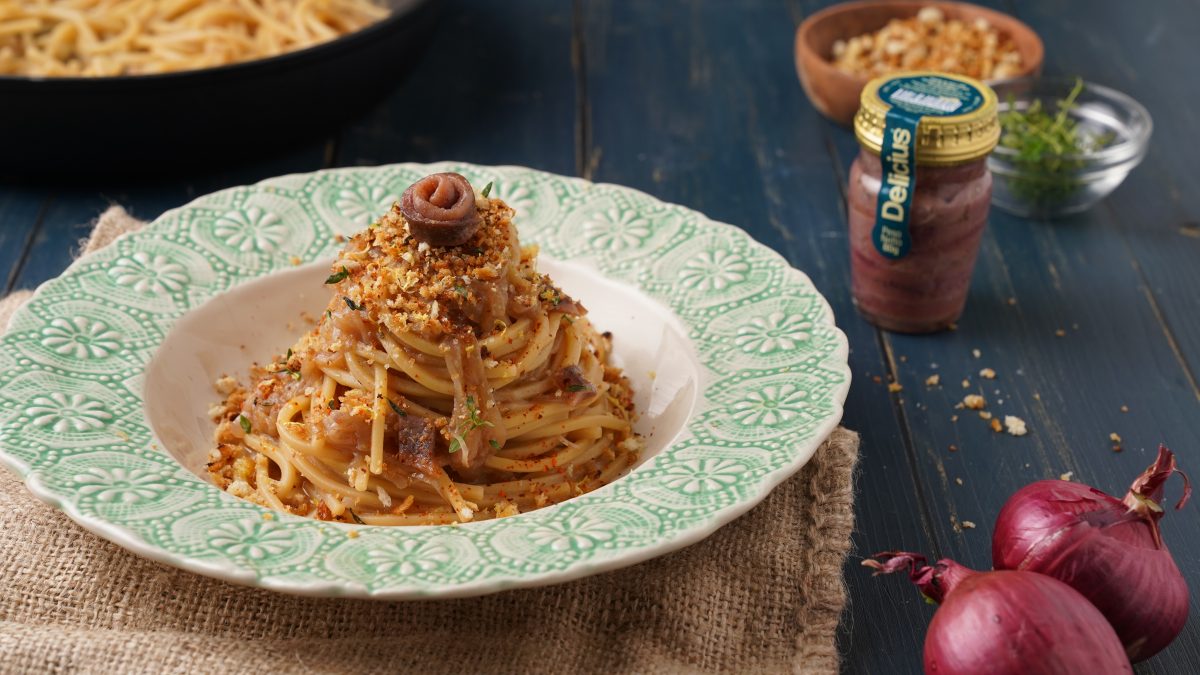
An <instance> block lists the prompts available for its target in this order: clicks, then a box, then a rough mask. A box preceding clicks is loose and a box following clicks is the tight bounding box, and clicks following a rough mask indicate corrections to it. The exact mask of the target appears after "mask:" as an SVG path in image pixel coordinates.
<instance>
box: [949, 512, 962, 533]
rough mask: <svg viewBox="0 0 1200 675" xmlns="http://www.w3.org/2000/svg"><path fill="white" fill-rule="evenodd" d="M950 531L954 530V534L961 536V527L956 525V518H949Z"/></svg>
mask: <svg viewBox="0 0 1200 675" xmlns="http://www.w3.org/2000/svg"><path fill="white" fill-rule="evenodd" d="M950 529H952V530H954V531H955V532H957V533H959V534H962V525H959V524H958V518H956V517H954V516H950Z"/></svg>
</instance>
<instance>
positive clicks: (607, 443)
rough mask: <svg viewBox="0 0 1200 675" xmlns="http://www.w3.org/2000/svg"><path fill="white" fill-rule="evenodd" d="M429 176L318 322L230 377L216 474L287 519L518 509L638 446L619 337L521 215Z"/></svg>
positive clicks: (485, 514)
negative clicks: (518, 221) (524, 233)
mask: <svg viewBox="0 0 1200 675" xmlns="http://www.w3.org/2000/svg"><path fill="white" fill-rule="evenodd" d="M486 193H487V189H486V188H485V190H484V192H483V193H481V195H480V196H479V197H478V198H477V197H476V195H475V193H474V190H473V189H472V188H471V186H470V184H469V183H467V181H466V179H465V178H463V177H462V176H459V175H457V174H435V175H433V176H428V177H426V178H424V179H422V180H421V181H418V182H417V183H416V184H414V185H413V186H412V187H410V188H409V189H408V191H406V192H405V194H404V198H403V199H402V201H401V203H400V204H397V205H396V206H395V207H393V209H392V210H391V211H390V212H389V213H388V214H387V215H385V216H384V217H383V218H382V219H380V220H379V221H378V222H377V223H376V224H375V225H373V226H372V227H370V228H368V229H367V230H365V231H363V232H360V233H359V234H357V235H355V236H354V237H353V238H352V239H350V240H349V242H348V243H347V245H346V247H345V249H344V250H343V251H342V252H341V254H340V255H339V257H338V259H337V260H336V262H335V263H334V264H333V267H332V269H331V274H330V276H329V278H328V279H327V280H326V283H327V284H328V285H329V286H330V287H332V288H333V289H334V292H333V297H332V299H331V300H330V302H329V305H328V308H327V310H326V312H325V313H324V315H322V316H321V317H320V319H319V320H318V322H317V324H316V326H315V327H314V328H313V329H312V330H311V331H309V332H308V333H307V334H306V335H304V336H303V337H302V338H301V339H300V340H299V341H298V342H297V343H296V344H295V345H294V346H293V347H292V348H291V349H289V350H288V351H287V352H286V353H285V354H283V355H281V356H279V357H278V358H276V359H275V360H274V361H273V362H272V363H269V364H265V365H261V366H256V367H254V368H253V369H252V371H251V377H250V382H251V385H250V386H249V387H242V386H240V385H239V384H238V383H237V382H236V381H235V380H233V379H232V378H229V377H225V378H222V380H221V381H220V382H218V388H219V389H220V390H221V391H222V393H224V394H225V395H226V398H225V400H224V402H223V403H222V404H221V405H220V406H219V407H218V408H217V409H216V410H215V411H214V413H215V417H216V419H217V421H218V426H217V431H216V440H217V447H216V449H215V450H214V451H213V454H212V458H211V462H210V463H209V471H210V474H211V475H212V477H213V479H214V480H215V482H216V483H217V484H218V485H219V486H221V487H222V488H224V489H226V490H228V491H229V492H230V493H232V494H234V495H237V496H239V497H243V498H246V499H249V500H251V501H254V502H257V503H259V504H262V505H264V506H268V507H272V508H275V509H278V510H281V511H287V512H290V513H295V514H300V515H307V516H313V517H316V518H321V519H325V520H341V521H346V522H362V523H367V524H378V525H426V524H441V523H450V522H465V521H471V520H480V519H485V518H493V517H503V516H509V515H514V514H517V513H520V512H523V511H527V510H531V509H536V508H540V507H542V506H546V505H548V504H553V503H557V502H561V501H563V500H565V499H569V498H570V497H573V496H575V495H578V494H582V493H584V492H587V491H589V490H592V489H594V488H596V487H599V486H601V485H604V484H606V483H609V482H611V481H612V480H613V479H614V478H616V477H618V476H620V475H621V474H622V473H623V472H624V471H625V470H626V469H627V468H629V467H630V466H631V465H632V464H633V463H634V462H635V461H636V460H637V457H638V453H639V451H640V449H641V447H642V439H641V438H640V437H639V436H637V435H636V434H635V433H634V431H633V428H632V422H633V420H634V407H633V403H632V392H631V391H630V388H629V384H628V381H627V380H626V379H625V377H624V376H623V374H622V373H621V371H620V369H618V368H616V367H614V366H612V365H610V363H609V354H610V351H611V340H612V336H611V335H610V334H607V333H604V334H601V333H599V332H598V331H597V330H596V329H595V328H594V327H593V326H592V324H591V323H590V322H589V321H588V319H587V316H586V311H585V310H584V308H583V307H582V305H581V304H580V303H578V302H576V301H575V300H573V299H572V298H570V297H568V296H567V295H565V294H564V293H563V292H562V291H561V290H560V289H558V288H557V287H556V286H555V285H554V284H553V282H552V281H551V279H550V278H549V277H547V276H545V275H542V274H540V273H538V271H537V269H536V254H537V252H536V248H534V247H526V248H522V247H521V245H520V243H519V241H518V238H517V230H516V227H515V226H514V225H513V222H512V216H513V211H512V210H511V209H510V208H509V207H508V206H507V205H505V204H504V203H503V202H502V201H500V200H499V199H496V198H488V197H487V194H486Z"/></svg>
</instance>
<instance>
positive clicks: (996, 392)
mask: <svg viewBox="0 0 1200 675" xmlns="http://www.w3.org/2000/svg"><path fill="white" fill-rule="evenodd" d="M992 393H993V394H995V395H997V396H999V395H1000V390H999V389H993V390H992Z"/></svg>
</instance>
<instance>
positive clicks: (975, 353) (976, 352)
mask: <svg viewBox="0 0 1200 675" xmlns="http://www.w3.org/2000/svg"><path fill="white" fill-rule="evenodd" d="M971 356H974V357H975V358H977V359H978V358H980V357H982V356H983V352H981V351H979V350H978V349H972V350H971Z"/></svg>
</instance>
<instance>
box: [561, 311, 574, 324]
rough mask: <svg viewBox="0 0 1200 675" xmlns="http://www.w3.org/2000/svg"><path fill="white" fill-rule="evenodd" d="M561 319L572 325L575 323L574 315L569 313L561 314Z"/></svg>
mask: <svg viewBox="0 0 1200 675" xmlns="http://www.w3.org/2000/svg"><path fill="white" fill-rule="evenodd" d="M562 320H563V321H566V322H567V323H568V324H572V325H574V323H575V317H573V316H571V315H570V314H563V318H562Z"/></svg>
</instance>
